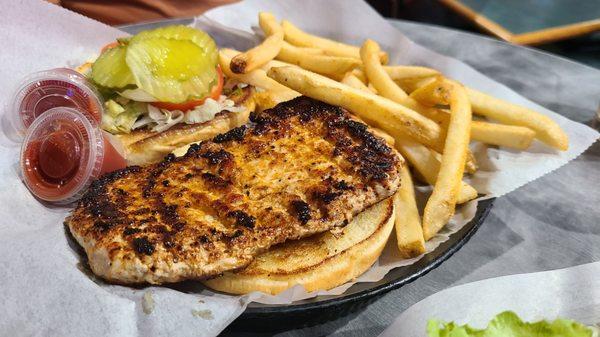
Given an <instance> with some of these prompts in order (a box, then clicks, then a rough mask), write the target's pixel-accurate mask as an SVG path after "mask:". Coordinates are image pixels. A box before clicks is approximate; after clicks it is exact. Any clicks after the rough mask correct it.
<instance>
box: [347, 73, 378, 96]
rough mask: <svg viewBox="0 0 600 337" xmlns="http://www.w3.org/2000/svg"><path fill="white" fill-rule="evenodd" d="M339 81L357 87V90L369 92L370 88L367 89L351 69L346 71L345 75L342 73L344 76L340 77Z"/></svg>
mask: <svg viewBox="0 0 600 337" xmlns="http://www.w3.org/2000/svg"><path fill="white" fill-rule="evenodd" d="M340 82H341V83H344V84H345V85H347V86H350V87H352V88H354V89H359V90H362V91H364V92H371V90H369V87H367V86H366V85H365V84H364V83H363V82H362V81H361V80H360V79H359V78H358V77H356V76H355V75H354V74H353V73H352V72H351V71H349V72H347V73H346V75H344V78H342V80H341V81H340Z"/></svg>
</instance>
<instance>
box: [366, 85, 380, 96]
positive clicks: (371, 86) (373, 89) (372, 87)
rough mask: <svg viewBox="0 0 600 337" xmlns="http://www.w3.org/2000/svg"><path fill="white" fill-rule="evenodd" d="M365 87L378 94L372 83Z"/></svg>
mask: <svg viewBox="0 0 600 337" xmlns="http://www.w3.org/2000/svg"><path fill="white" fill-rule="evenodd" d="M367 88H368V89H369V90H370V91H371V92H372V93H374V94H375V95H377V94H378V92H377V89H375V87H374V86H373V84H372V83H369V85H368V86H367Z"/></svg>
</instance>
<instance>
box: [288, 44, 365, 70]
mask: <svg viewBox="0 0 600 337" xmlns="http://www.w3.org/2000/svg"><path fill="white" fill-rule="evenodd" d="M277 59H278V60H281V61H284V62H288V63H291V64H294V65H297V66H300V67H301V68H304V69H307V70H310V71H313V72H316V73H319V74H322V75H326V76H331V77H334V78H341V77H342V76H344V74H345V73H346V72H348V71H350V70H352V69H354V68H356V67H357V66H359V65H360V60H357V59H355V58H352V57H342V56H329V55H318V54H310V53H306V52H304V51H303V50H302V49H301V48H298V47H295V46H292V45H291V44H289V43H287V42H285V43H284V44H283V45H282V47H281V50H280V52H279V54H278V55H277Z"/></svg>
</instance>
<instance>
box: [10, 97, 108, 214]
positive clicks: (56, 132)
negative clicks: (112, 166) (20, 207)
mask: <svg viewBox="0 0 600 337" xmlns="http://www.w3.org/2000/svg"><path fill="white" fill-rule="evenodd" d="M104 153H105V142H104V137H103V135H102V132H101V130H100V128H98V126H97V123H96V122H95V121H93V120H90V119H89V118H88V117H87V115H85V114H84V113H83V112H82V111H80V110H77V109H74V108H68V107H57V108H52V109H50V110H47V111H46V112H45V113H44V114H43V115H41V116H40V117H38V118H37V119H36V120H35V121H34V122H33V124H31V126H30V127H29V129H28V130H27V133H26V134H25V138H24V140H23V145H22V147H21V171H22V174H23V180H24V182H25V185H26V186H27V188H29V190H30V191H31V193H33V194H34V195H35V196H36V197H38V198H39V199H42V200H45V201H49V202H53V203H58V204H68V203H71V202H73V201H75V200H77V199H79V198H80V197H81V196H82V195H83V193H84V192H85V190H86V188H87V186H88V185H89V184H90V182H91V181H92V180H94V179H96V178H98V176H100V174H101V173H102V172H101V171H102V164H103V160H104Z"/></svg>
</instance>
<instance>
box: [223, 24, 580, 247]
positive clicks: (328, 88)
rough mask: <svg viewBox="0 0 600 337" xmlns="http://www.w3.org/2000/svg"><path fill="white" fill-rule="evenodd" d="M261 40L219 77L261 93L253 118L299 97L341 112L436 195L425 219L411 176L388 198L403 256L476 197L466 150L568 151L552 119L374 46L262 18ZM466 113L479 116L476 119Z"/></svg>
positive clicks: (228, 62) (229, 59) (233, 56)
mask: <svg viewBox="0 0 600 337" xmlns="http://www.w3.org/2000/svg"><path fill="white" fill-rule="evenodd" d="M259 25H260V27H261V29H262V31H263V32H264V34H265V40H264V41H263V42H262V43H261V44H260V45H258V46H256V47H254V48H252V49H250V50H248V51H245V52H239V51H235V50H231V49H222V50H221V51H220V55H219V63H220V66H221V68H222V70H223V72H224V73H225V74H226V75H227V76H228V77H230V78H233V79H236V80H238V81H240V82H244V83H247V84H250V85H253V86H255V87H258V88H262V89H264V91H262V92H261V93H260V94H259V95H258V97H257V105H258V107H259V108H260V109H266V108H269V107H272V106H274V105H276V104H278V103H280V102H283V101H287V100H290V99H292V98H294V97H297V96H299V95H306V96H308V97H312V98H314V99H317V100H320V101H323V102H326V103H329V104H332V105H337V106H341V107H343V108H346V109H348V110H349V111H351V112H352V113H353V114H355V115H356V116H357V117H358V118H359V119H361V120H363V121H364V122H366V123H367V124H369V125H370V126H371V127H372V128H373V129H374V130H375V132H376V133H377V134H378V135H380V136H381V137H382V138H384V139H385V140H386V141H387V142H388V143H389V144H390V145H393V146H394V147H395V148H396V149H397V150H398V151H399V152H400V153H401V154H402V156H403V157H404V158H405V159H406V160H407V161H408V163H409V164H410V166H411V167H412V169H413V174H414V176H415V177H417V178H418V179H419V180H421V181H422V182H424V183H427V184H429V185H431V186H433V192H432V194H431V196H430V197H429V200H428V201H427V203H426V206H425V209H424V211H423V215H422V217H421V214H420V212H419V209H418V208H417V203H416V201H415V192H414V186H413V180H412V178H413V177H412V176H411V173H410V171H409V169H408V168H407V167H406V166H404V167H403V168H402V172H401V173H402V184H401V187H400V189H399V191H398V192H397V193H396V195H395V200H394V202H395V205H396V207H397V209H398V211H397V212H396V214H397V218H396V235H397V241H398V248H399V250H400V253H401V255H402V256H403V257H406V258H411V257H415V256H418V255H420V254H423V253H424V252H425V241H427V240H429V239H431V238H432V237H433V236H434V235H435V234H436V233H437V232H438V231H439V230H440V229H442V228H443V227H444V226H445V225H446V223H448V221H449V220H450V218H451V217H452V216H453V215H454V212H455V208H456V205H458V204H462V203H465V202H467V201H469V200H472V199H474V198H476V197H477V195H478V193H477V191H476V190H475V189H474V188H473V187H472V186H470V185H469V184H467V183H466V182H464V181H463V175H464V174H465V173H467V174H473V173H475V172H476V170H477V163H476V162H475V158H474V156H473V155H472V153H471V152H470V150H469V142H470V141H479V142H482V143H486V144H490V145H496V146H503V147H508V148H513V149H517V150H524V149H527V148H528V147H529V146H530V145H531V143H532V141H533V140H534V139H538V140H539V141H541V142H543V143H545V144H547V145H549V146H551V147H553V148H555V149H558V150H562V151H565V150H567V148H568V143H569V140H568V137H567V135H566V134H565V133H564V131H563V130H562V129H561V128H560V127H559V126H558V124H556V123H555V122H554V121H553V120H551V119H550V118H548V117H546V116H544V115H541V114H539V113H537V112H535V111H532V110H530V109H527V108H524V107H521V106H517V105H515V104H512V103H509V102H506V101H503V100H500V99H497V98H494V97H491V96H489V95H486V94H484V93H482V92H479V91H477V90H474V89H471V88H468V87H465V86H464V85H462V84H460V83H458V82H456V81H453V80H451V79H449V78H446V77H444V76H443V75H442V74H441V73H440V72H438V71H437V70H435V69H431V68H426V67H417V66H408V65H398V66H389V65H386V63H387V62H388V54H387V53H386V52H384V51H382V50H381V49H380V47H379V45H378V44H377V43H376V42H375V41H372V40H366V41H365V42H364V43H363V45H362V46H361V47H358V46H352V45H347V44H344V43H340V42H336V41H333V40H330V39H326V38H322V37H318V36H315V35H311V34H308V33H306V32H304V31H302V30H300V29H299V28H297V27H295V26H294V25H293V24H292V23H290V22H288V21H285V20H283V21H282V22H278V21H277V20H276V19H275V17H274V16H273V15H272V14H271V13H264V12H263V13H260V14H259ZM472 114H474V115H476V116H477V119H476V120H473V117H472Z"/></svg>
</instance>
